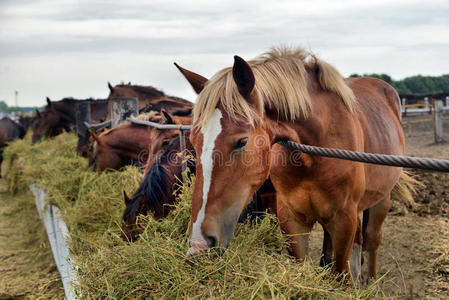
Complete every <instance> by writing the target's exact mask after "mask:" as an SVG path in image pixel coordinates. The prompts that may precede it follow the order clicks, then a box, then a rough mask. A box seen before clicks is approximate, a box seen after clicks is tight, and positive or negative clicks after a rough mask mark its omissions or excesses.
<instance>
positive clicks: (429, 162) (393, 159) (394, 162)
mask: <svg viewBox="0 0 449 300" xmlns="http://www.w3.org/2000/svg"><path fill="white" fill-rule="evenodd" d="M278 144H280V145H282V146H284V147H286V148H288V149H290V150H297V151H299V152H302V153H307V154H311V155H317V156H325V157H333V158H339V159H344V160H351V161H357V162H363V163H370V164H376V165H384V166H394V167H404V168H414V169H423V170H432V171H441V172H449V160H444V159H431V158H423V157H411V156H401V155H387V154H375V153H364V152H356V151H349V150H341V149H334V148H323V147H317V146H310V145H303V144H298V143H295V142H292V141H280V142H278Z"/></svg>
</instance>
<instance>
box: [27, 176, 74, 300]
mask: <svg viewBox="0 0 449 300" xmlns="http://www.w3.org/2000/svg"><path fill="white" fill-rule="evenodd" d="M29 188H30V190H31V192H32V193H33V194H34V200H35V202H36V208H37V211H38V213H39V217H40V218H41V220H42V222H43V223H44V226H45V230H46V231H47V235H48V240H49V241H50V246H51V250H52V252H53V257H54V259H55V262H56V266H57V268H58V271H59V274H60V275H61V279H62V284H63V286H64V293H65V297H66V299H67V300H72V299H77V298H78V297H77V295H76V292H75V289H74V287H75V286H76V285H77V284H78V280H77V278H76V272H75V270H74V265H73V262H74V260H73V259H72V257H71V255H70V250H69V243H70V241H71V237H70V233H69V230H68V228H67V225H66V224H65V222H64V220H63V218H62V214H61V211H60V210H59V208H58V207H57V206H55V205H51V204H49V205H45V192H44V190H42V189H40V188H38V187H37V186H36V185H34V184H30V186H29Z"/></svg>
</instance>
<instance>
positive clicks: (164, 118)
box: [161, 109, 175, 124]
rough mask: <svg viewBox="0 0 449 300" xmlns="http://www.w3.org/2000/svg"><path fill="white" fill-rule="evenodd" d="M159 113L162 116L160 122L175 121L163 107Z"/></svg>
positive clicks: (170, 122) (169, 122) (173, 122)
mask: <svg viewBox="0 0 449 300" xmlns="http://www.w3.org/2000/svg"><path fill="white" fill-rule="evenodd" d="M161 115H162V116H163V117H162V122H161V123H162V124H175V121H173V118H172V116H171V115H170V114H169V113H168V112H166V111H165V109H161Z"/></svg>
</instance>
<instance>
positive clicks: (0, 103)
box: [0, 100, 40, 114]
mask: <svg viewBox="0 0 449 300" xmlns="http://www.w3.org/2000/svg"><path fill="white" fill-rule="evenodd" d="M36 109H40V107H34V106H33V107H31V106H30V107H20V106H8V104H7V103H6V102H5V101H4V100H0V113H4V114H9V113H12V112H25V113H29V112H32V111H34V110H36Z"/></svg>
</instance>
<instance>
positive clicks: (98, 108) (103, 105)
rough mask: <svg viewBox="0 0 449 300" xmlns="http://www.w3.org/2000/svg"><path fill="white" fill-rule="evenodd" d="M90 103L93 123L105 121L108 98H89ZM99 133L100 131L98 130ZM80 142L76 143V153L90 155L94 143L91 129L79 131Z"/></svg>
mask: <svg viewBox="0 0 449 300" xmlns="http://www.w3.org/2000/svg"><path fill="white" fill-rule="evenodd" d="M88 103H90V119H91V122H92V124H95V123H101V122H104V121H105V120H106V118H107V115H108V101H107V100H93V99H92V100H88ZM96 133H97V134H99V132H96ZM77 134H78V142H77V144H76V153H77V154H78V155H80V156H82V157H85V158H88V157H89V147H90V146H91V143H93V139H91V135H90V132H89V131H86V132H77Z"/></svg>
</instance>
